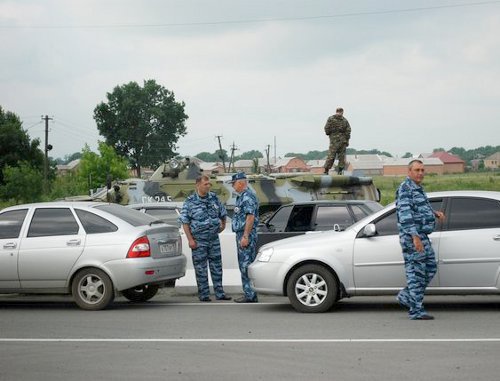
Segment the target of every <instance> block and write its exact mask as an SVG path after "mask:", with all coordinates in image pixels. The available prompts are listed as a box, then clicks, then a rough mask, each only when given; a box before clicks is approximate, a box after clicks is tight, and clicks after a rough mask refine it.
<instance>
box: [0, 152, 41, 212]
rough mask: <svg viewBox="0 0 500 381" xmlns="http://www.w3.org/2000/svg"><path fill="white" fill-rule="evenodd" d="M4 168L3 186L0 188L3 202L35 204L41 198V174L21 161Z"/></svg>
mask: <svg viewBox="0 0 500 381" xmlns="http://www.w3.org/2000/svg"><path fill="white" fill-rule="evenodd" d="M16 164H17V165H16V166H15V167H11V166H10V165H7V166H5V168H4V181H5V185H3V186H0V196H1V197H2V199H4V200H14V201H15V203H16V204H19V203H20V202H36V201H40V200H41V198H42V194H43V192H42V190H43V174H42V172H41V171H40V170H39V169H38V168H34V167H33V166H32V165H31V164H30V163H28V162H26V161H22V162H19V163H16Z"/></svg>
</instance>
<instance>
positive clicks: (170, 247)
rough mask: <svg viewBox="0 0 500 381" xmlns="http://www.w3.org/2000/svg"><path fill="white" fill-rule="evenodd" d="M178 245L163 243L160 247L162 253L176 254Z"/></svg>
mask: <svg viewBox="0 0 500 381" xmlns="http://www.w3.org/2000/svg"><path fill="white" fill-rule="evenodd" d="M176 249H177V245H176V244H175V243H163V244H161V245H160V253H162V254H175V252H176Z"/></svg>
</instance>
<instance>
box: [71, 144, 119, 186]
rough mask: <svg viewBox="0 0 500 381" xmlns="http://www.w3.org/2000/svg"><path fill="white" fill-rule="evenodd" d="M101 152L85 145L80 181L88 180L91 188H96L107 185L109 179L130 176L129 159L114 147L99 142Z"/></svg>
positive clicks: (80, 167)
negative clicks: (118, 152) (93, 150)
mask: <svg viewBox="0 0 500 381" xmlns="http://www.w3.org/2000/svg"><path fill="white" fill-rule="evenodd" d="M99 153H100V154H97V153H95V152H92V151H91V150H90V148H89V147H88V145H85V148H84V149H83V150H82V158H81V159H80V166H79V168H78V178H79V180H78V181H79V182H83V183H85V182H87V184H88V188H89V189H95V188H99V187H103V186H105V185H106V184H107V182H108V179H110V181H112V180H119V179H121V180H122V179H125V178H127V177H128V170H127V160H126V159H124V158H123V157H121V156H119V155H118V154H117V153H116V152H115V150H114V148H113V147H111V146H109V145H107V144H106V143H103V142H99Z"/></svg>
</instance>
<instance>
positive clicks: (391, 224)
mask: <svg viewBox="0 0 500 381" xmlns="http://www.w3.org/2000/svg"><path fill="white" fill-rule="evenodd" d="M375 227H376V229H377V234H378V235H379V236H380V235H382V236H383V235H395V234H399V230H398V223H397V215H396V209H394V210H393V211H392V212H391V213H389V214H386V215H384V216H383V217H382V218H380V219H379V220H378V221H377V222H375Z"/></svg>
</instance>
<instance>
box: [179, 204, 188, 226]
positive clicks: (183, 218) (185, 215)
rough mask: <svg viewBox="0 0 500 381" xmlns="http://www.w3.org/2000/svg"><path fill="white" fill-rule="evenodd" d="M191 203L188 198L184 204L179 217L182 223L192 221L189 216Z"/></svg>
mask: <svg viewBox="0 0 500 381" xmlns="http://www.w3.org/2000/svg"><path fill="white" fill-rule="evenodd" d="M189 204H190V203H189V200H186V201H185V202H184V204H183V205H182V209H181V213H180V215H179V218H178V220H179V222H180V223H181V224H189V223H190V222H191V218H190V217H189Z"/></svg>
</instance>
